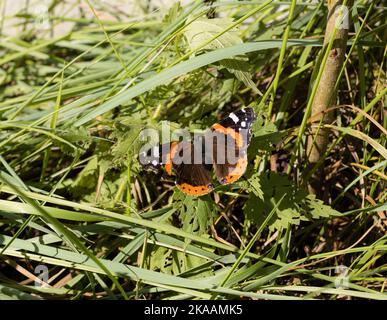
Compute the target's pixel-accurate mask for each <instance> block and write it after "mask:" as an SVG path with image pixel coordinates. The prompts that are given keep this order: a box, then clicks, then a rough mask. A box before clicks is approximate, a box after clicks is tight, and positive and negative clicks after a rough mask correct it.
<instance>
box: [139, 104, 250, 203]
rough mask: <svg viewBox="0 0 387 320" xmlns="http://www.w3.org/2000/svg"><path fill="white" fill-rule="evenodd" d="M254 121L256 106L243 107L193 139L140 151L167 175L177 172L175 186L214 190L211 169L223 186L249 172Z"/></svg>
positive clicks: (142, 158)
mask: <svg viewBox="0 0 387 320" xmlns="http://www.w3.org/2000/svg"><path fill="white" fill-rule="evenodd" d="M254 120H255V114H254V111H253V109H251V108H245V109H240V110H238V111H236V112H232V113H230V115H229V116H228V117H226V118H224V119H222V120H220V121H219V122H217V123H215V124H214V125H212V126H211V128H209V129H208V130H207V131H206V132H205V133H204V134H203V135H200V136H195V137H194V139H193V140H192V141H180V142H179V141H174V142H172V143H170V144H167V145H165V144H164V145H158V146H153V147H152V148H149V149H148V150H147V151H145V152H142V153H140V162H141V163H142V164H144V165H145V167H148V168H150V169H152V170H160V168H163V169H164V171H165V173H166V174H167V175H169V176H173V175H175V176H176V186H177V187H178V188H179V189H180V190H181V191H182V192H184V193H186V194H189V195H192V196H202V195H205V194H207V193H210V192H211V191H212V190H213V189H214V185H213V183H212V177H211V176H212V171H214V172H215V175H216V177H217V180H218V181H219V183H220V184H223V185H224V184H230V183H233V182H235V181H237V180H238V179H239V178H240V177H241V176H242V175H243V174H244V172H245V171H246V167H247V147H248V145H249V144H250V139H251V125H252V123H253V122H254Z"/></svg>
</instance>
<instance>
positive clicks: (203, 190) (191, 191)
mask: <svg viewBox="0 0 387 320" xmlns="http://www.w3.org/2000/svg"><path fill="white" fill-rule="evenodd" d="M177 187H178V188H179V189H180V191H182V192H184V193H185V194H188V195H190V196H203V195H205V194H207V193H210V192H211V191H212V189H213V187H211V186H210V185H207V186H196V187H195V186H192V185H190V184H188V183H182V184H178V185H177Z"/></svg>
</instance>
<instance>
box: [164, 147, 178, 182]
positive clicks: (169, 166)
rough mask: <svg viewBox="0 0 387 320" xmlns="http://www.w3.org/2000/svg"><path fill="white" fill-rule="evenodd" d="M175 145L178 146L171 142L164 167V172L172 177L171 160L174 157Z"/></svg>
mask: <svg viewBox="0 0 387 320" xmlns="http://www.w3.org/2000/svg"><path fill="white" fill-rule="evenodd" d="M177 144H178V142H172V143H171V148H170V151H169V154H168V155H167V161H166V163H165V165H164V169H165V171H166V172H167V173H168V174H169V175H170V176H171V175H172V159H173V157H174V156H175V153H176V147H177Z"/></svg>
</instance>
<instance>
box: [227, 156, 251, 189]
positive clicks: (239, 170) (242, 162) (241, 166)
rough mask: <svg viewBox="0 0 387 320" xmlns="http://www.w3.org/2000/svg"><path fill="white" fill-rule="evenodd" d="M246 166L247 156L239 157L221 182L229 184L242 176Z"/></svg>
mask: <svg viewBox="0 0 387 320" xmlns="http://www.w3.org/2000/svg"><path fill="white" fill-rule="evenodd" d="M246 168H247V157H243V158H240V159H239V160H238V162H237V163H236V164H235V168H233V170H232V171H231V172H230V173H229V174H228V175H227V176H225V177H224V180H223V181H222V182H221V183H222V184H230V183H233V182H235V181H237V180H239V178H240V177H242V176H243V174H244V173H245V171H246Z"/></svg>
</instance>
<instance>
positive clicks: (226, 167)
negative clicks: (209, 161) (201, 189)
mask: <svg viewBox="0 0 387 320" xmlns="http://www.w3.org/2000/svg"><path fill="white" fill-rule="evenodd" d="M254 120H255V113H254V110H253V109H251V108H245V109H241V110H238V111H236V112H232V113H230V115H229V116H228V117H226V118H224V119H222V120H220V121H219V122H218V123H215V124H214V125H213V126H212V127H211V129H212V131H213V132H214V133H216V135H217V137H220V138H222V139H216V141H215V142H214V148H213V150H214V153H213V159H214V161H213V166H214V171H215V174H216V176H217V179H218V181H219V182H220V183H221V184H230V183H233V182H235V181H237V180H238V179H239V178H240V177H241V176H242V175H243V174H244V173H245V171H246V167H247V147H248V146H249V144H250V140H251V125H252V123H253V122H254ZM222 136H223V137H222ZM219 141H221V143H219ZM219 155H223V157H222V160H223V161H220V156H219Z"/></svg>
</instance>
